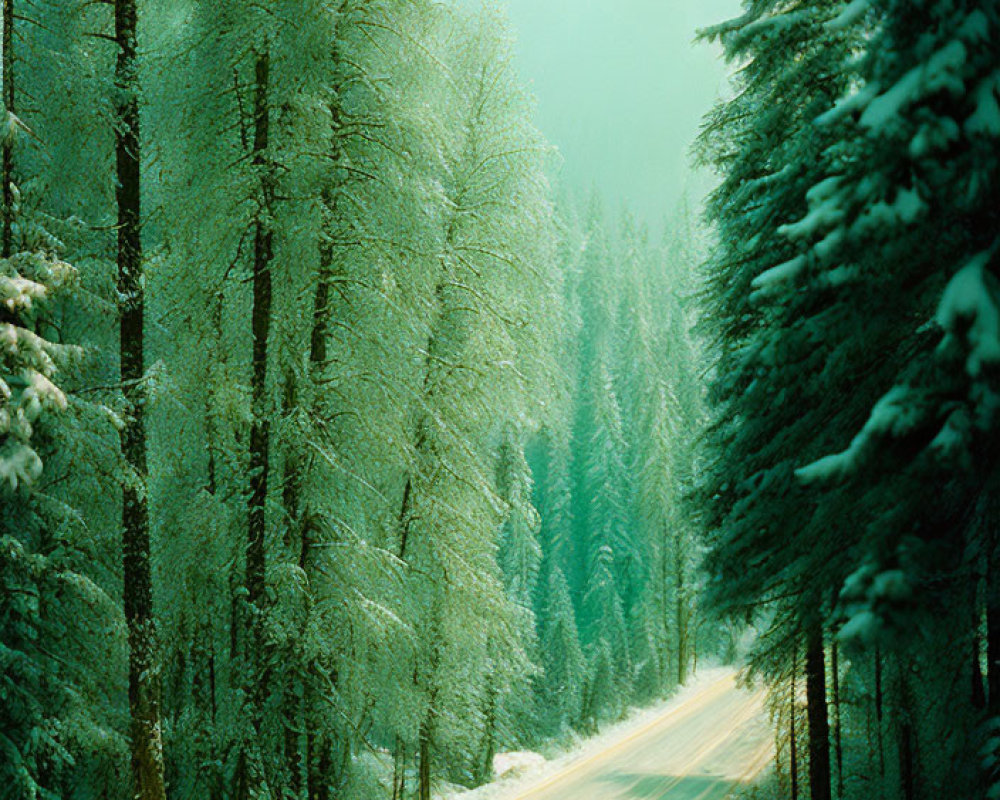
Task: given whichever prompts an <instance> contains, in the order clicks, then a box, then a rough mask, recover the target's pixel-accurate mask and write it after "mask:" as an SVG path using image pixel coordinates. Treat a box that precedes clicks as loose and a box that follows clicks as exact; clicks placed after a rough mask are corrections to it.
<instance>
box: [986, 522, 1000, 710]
mask: <svg viewBox="0 0 1000 800" xmlns="http://www.w3.org/2000/svg"><path fill="white" fill-rule="evenodd" d="M993 537H994V534H993V532H992V531H989V532H987V540H988V541H992V540H993ZM985 580H986V686H987V704H986V710H987V713H988V714H989V715H990V716H991V717H998V716H1000V575H998V574H997V559H996V553H995V552H993V550H992V546H991V551H990V554H989V558H988V560H987V564H986V578H985Z"/></svg>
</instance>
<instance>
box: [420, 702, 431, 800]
mask: <svg viewBox="0 0 1000 800" xmlns="http://www.w3.org/2000/svg"><path fill="white" fill-rule="evenodd" d="M430 713H431V712H430V711H429V710H428V712H427V714H428V718H427V719H425V720H424V721H423V723H422V724H421V726H420V752H419V755H418V764H417V781H418V783H417V798H418V800H431V723H430Z"/></svg>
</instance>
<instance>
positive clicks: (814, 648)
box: [806, 623, 830, 800]
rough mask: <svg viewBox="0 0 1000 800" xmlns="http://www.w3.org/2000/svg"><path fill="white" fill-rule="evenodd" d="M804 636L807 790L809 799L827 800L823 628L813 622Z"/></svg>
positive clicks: (827, 734) (828, 780)
mask: <svg viewBox="0 0 1000 800" xmlns="http://www.w3.org/2000/svg"><path fill="white" fill-rule="evenodd" d="M807 637H808V638H807V641H806V706H807V710H808V716H809V790H810V796H811V797H812V800H830V720H829V717H828V716H827V714H828V712H827V707H826V653H825V651H824V647H823V627H822V626H821V625H819V624H818V623H814V624H813V625H812V627H811V628H810V630H809V632H808V634H807Z"/></svg>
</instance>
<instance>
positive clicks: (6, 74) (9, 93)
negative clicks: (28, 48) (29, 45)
mask: <svg viewBox="0 0 1000 800" xmlns="http://www.w3.org/2000/svg"><path fill="white" fill-rule="evenodd" d="M14 100H15V95H14V0H3V104H4V108H5V109H6V112H7V116H8V119H7V121H6V124H7V125H8V126H10V117H12V116H13V115H14V111H15V108H14ZM2 169H3V178H2V179H3V232H2V234H0V240H2V244H0V255H2V256H3V258H10V256H11V255H12V253H13V250H14V189H13V182H14V137H13V133H12V132H11V131H9V130H8V135H7V136H5V137H4V140H3V167H2Z"/></svg>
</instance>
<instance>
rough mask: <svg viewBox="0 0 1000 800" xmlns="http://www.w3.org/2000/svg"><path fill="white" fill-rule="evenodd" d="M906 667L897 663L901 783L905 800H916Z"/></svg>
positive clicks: (914, 761)
mask: <svg viewBox="0 0 1000 800" xmlns="http://www.w3.org/2000/svg"><path fill="white" fill-rule="evenodd" d="M905 670H906V665H905V662H903V661H902V660H898V661H897V663H896V670H895V672H896V676H897V678H896V686H895V688H896V695H897V703H898V705H899V711H898V720H899V721H898V725H897V730H896V735H897V737H898V755H899V781H900V788H901V789H902V791H903V798H904V800H916V797H917V751H916V733H915V728H914V723H913V699H912V697H911V694H910V682H909V680H908V679H907V677H906V672H905Z"/></svg>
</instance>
